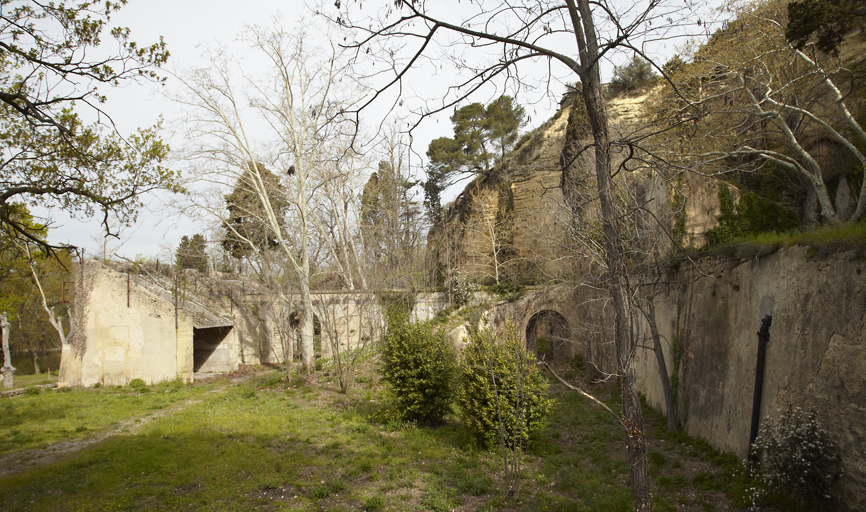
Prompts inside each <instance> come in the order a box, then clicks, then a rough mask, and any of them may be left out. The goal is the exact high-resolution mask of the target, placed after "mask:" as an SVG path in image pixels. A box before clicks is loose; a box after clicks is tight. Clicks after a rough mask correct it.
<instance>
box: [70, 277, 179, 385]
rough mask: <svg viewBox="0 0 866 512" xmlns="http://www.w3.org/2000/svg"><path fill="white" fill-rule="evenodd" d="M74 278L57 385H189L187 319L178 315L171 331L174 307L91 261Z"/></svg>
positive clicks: (125, 278)
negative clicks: (68, 334) (70, 325)
mask: <svg viewBox="0 0 866 512" xmlns="http://www.w3.org/2000/svg"><path fill="white" fill-rule="evenodd" d="M76 272H77V273H78V282H77V283H76V305H75V306H76V312H75V316H76V318H75V320H76V323H77V325H76V333H75V336H74V338H73V340H72V342H71V345H70V347H65V348H64V351H63V355H62V358H61V370H60V379H59V381H58V385H60V386H71V385H83V386H92V385H94V384H97V383H100V384H107V385H126V384H128V383H129V381H130V380H132V379H136V378H140V379H142V380H144V381H145V382H146V383H148V384H151V383H155V382H160V381H164V380H173V379H175V378H179V379H181V380H183V381H185V382H189V381H191V380H192V374H193V360H192V355H193V336H192V328H193V327H192V326H193V318H192V316H191V315H189V314H186V313H185V312H183V311H180V312H179V314H178V316H177V328H176V327H175V308H174V306H173V304H172V303H171V302H170V301H166V300H164V299H162V298H161V297H159V296H157V295H156V294H154V293H152V292H151V291H149V290H147V289H145V288H142V287H139V286H137V285H135V284H133V283H132V281H131V279H130V280H129V281H128V277H127V275H126V274H122V273H120V272H115V271H113V270H110V269H108V268H106V267H104V266H103V265H101V264H100V263H98V262H95V261H86V262H84V263H83V268H82V266H79V268H77V269H76ZM85 291H87V292H88V293H84V292H85Z"/></svg>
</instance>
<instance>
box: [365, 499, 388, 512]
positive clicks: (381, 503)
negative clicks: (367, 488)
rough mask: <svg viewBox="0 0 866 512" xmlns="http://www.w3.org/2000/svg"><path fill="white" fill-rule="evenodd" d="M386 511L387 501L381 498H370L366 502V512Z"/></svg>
mask: <svg viewBox="0 0 866 512" xmlns="http://www.w3.org/2000/svg"><path fill="white" fill-rule="evenodd" d="M380 510H385V499H384V498H382V497H381V496H370V497H369V498H367V499H365V500H364V511H365V512H379V511H380Z"/></svg>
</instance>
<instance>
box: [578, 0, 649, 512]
mask: <svg viewBox="0 0 866 512" xmlns="http://www.w3.org/2000/svg"><path fill="white" fill-rule="evenodd" d="M567 3H568V5H569V11H570V14H571V18H572V25H573V26H574V29H575V36H576V37H577V43H578V48H579V50H580V63H581V69H580V70H579V72H578V74H579V76H580V79H581V82H582V84H583V100H584V103H585V104H586V111H587V117H588V118H589V124H590V127H591V128H592V135H593V140H594V142H595V171H596V172H595V174H596V180H597V182H598V196H599V201H600V203H601V216H602V224H603V226H604V237H605V252H606V254H605V261H606V263H607V269H608V278H609V287H610V293H611V295H612V296H613V303H614V313H615V326H616V333H615V343H616V349H617V363H618V366H619V368H618V370H619V374H620V378H621V379H622V413H623V417H624V419H625V424H626V428H627V430H628V450H629V459H630V463H629V467H630V469H631V479H632V493H633V500H634V510H635V511H647V512H648V511H649V510H650V492H649V475H648V472H647V458H646V455H647V447H646V435H645V433H644V430H643V414H642V411H641V406H640V398H639V397H638V394H637V390H636V386H635V375H634V352H635V344H634V338H633V333H632V329H631V316H630V313H631V304H630V301H631V295H630V293H629V283H628V273H627V270H626V258H625V252H624V250H623V246H622V240H621V238H620V227H619V212H618V211H617V205H616V199H615V197H614V193H613V183H612V177H611V176H612V172H611V162H610V137H609V134H608V126H607V113H606V112H605V109H604V97H603V93H602V88H601V75H600V73H599V67H598V58H599V51H598V37H597V35H596V33H595V25H594V23H593V20H592V14H591V11H590V8H589V0H577V3H576V4H575V0H567Z"/></svg>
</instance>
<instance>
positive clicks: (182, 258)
mask: <svg viewBox="0 0 866 512" xmlns="http://www.w3.org/2000/svg"><path fill="white" fill-rule="evenodd" d="M176 262H177V266H178V267H180V268H194V269H196V270H198V271H199V272H205V271H207V240H205V238H204V236H202V235H200V234H198V233H196V234H195V235H193V236H192V238H190V237H188V236H186V235H184V236H183V237H182V238H181V239H180V244H179V245H178V246H177V255H176Z"/></svg>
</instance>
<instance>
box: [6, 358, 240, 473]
mask: <svg viewBox="0 0 866 512" xmlns="http://www.w3.org/2000/svg"><path fill="white" fill-rule="evenodd" d="M251 376H252V375H251V374H250V375H242V376H238V377H233V378H231V379H225V380H223V383H224V384H223V385H221V386H220V387H218V388H216V389H213V390H211V391H208V392H207V393H206V394H204V395H202V396H200V397H197V398H190V399H187V400H184V401H182V402H177V403H174V404H172V405H170V406H168V407H166V408H165V409H161V410H159V411H154V412H150V413H147V414H144V415H141V416H133V417H130V418H126V419H125V420H122V421H119V422H118V423H116V424H115V425H113V426H112V427H110V428H108V429H106V430H102V431H100V432H96V433H94V434H93V435H90V436H87V437H81V438H76V439H66V440H63V441H58V442H56V443H52V444H49V445H46V446H41V447H39V448H31V449H29V450H21V451H17V452H12V453H7V454H6V455H2V456H0V478H3V477H6V476H9V475H14V474H16V473H20V472H22V471H26V470H28V469H31V468H36V467H39V466H44V465H46V464H51V463H53V462H57V461H59V460H61V459H63V458H66V457H67V456H69V455H72V454H74V453H76V452H78V451H79V450H81V449H84V448H87V447H88V446H90V445H94V444H96V443H100V442H102V441H104V440H106V439H108V438H109V437H113V436H118V435H124V436H134V435H136V434H137V433H138V432H139V431H140V430H141V427H143V426H144V425H147V424H148V423H150V422H151V421H153V420H156V419H159V418H163V417H165V416H170V415H172V414H177V413H179V412H181V411H183V410H184V409H186V408H188V407H190V406H193V405H195V404H198V403H201V402H203V401H204V400H206V399H208V398H211V397H212V396H214V395H215V394H219V393H225V392H226V390H227V388H228V386H229V384H237V383H240V382H243V381H245V380H247V379H248V378H250V377H251Z"/></svg>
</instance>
